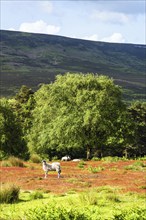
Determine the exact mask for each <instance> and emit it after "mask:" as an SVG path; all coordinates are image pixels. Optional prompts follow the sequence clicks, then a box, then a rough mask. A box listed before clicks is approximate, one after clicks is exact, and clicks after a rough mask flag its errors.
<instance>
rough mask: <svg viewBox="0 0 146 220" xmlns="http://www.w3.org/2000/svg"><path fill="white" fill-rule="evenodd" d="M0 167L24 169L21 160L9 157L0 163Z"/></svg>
mask: <svg viewBox="0 0 146 220" xmlns="http://www.w3.org/2000/svg"><path fill="white" fill-rule="evenodd" d="M1 166H3V167H13V166H15V167H24V163H23V161H22V160H21V159H19V158H17V157H13V156H11V157H9V158H8V160H3V161H2V163H1Z"/></svg>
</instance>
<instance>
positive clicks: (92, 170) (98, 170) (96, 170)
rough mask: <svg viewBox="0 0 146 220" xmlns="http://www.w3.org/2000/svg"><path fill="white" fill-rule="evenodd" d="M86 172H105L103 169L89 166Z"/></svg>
mask: <svg viewBox="0 0 146 220" xmlns="http://www.w3.org/2000/svg"><path fill="white" fill-rule="evenodd" d="M88 170H89V171H90V172H91V173H98V172H101V171H102V170H105V168H104V167H101V166H99V167H92V166H89V167H88Z"/></svg>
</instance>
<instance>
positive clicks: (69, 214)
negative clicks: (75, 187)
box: [1, 186, 146, 220]
mask: <svg viewBox="0 0 146 220" xmlns="http://www.w3.org/2000/svg"><path fill="white" fill-rule="evenodd" d="M29 195H30V192H28V191H26V192H22V195H20V198H21V200H20V202H19V203H17V204H14V205H12V204H11V205H5V204H2V205H1V217H2V219H5V220H6V219H11V220H16V219H25V220H35V219H37V220H39V219H40V220H41V219H43V220H70V219H72V220H111V219H115V220H116V219H120V220H145V219H146V218H145V216H146V207H145V195H139V194H136V193H135V194H134V193H133V192H132V193H129V194H123V193H122V194H119V190H118V189H117V188H112V187H109V186H101V187H98V188H95V189H90V191H89V190H88V191H87V192H82V193H75V194H69V193H67V194H63V196H62V195H58V196H57V195H55V196H53V195H50V194H49V195H48V194H43V198H42V199H33V200H31V198H30V196H29ZM24 201H25V202H24Z"/></svg>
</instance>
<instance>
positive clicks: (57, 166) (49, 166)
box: [42, 160, 61, 179]
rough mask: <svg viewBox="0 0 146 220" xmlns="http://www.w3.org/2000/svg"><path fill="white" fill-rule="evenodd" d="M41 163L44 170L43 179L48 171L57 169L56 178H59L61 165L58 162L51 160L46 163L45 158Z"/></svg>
mask: <svg viewBox="0 0 146 220" xmlns="http://www.w3.org/2000/svg"><path fill="white" fill-rule="evenodd" d="M42 163H43V170H44V171H45V179H46V178H47V175H48V172H49V171H57V172H58V178H60V173H61V166H60V163H58V162H53V163H51V164H49V163H47V162H46V161H45V160H43V161H42Z"/></svg>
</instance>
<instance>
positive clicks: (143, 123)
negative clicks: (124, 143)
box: [129, 101, 146, 156]
mask: <svg viewBox="0 0 146 220" xmlns="http://www.w3.org/2000/svg"><path fill="white" fill-rule="evenodd" d="M129 112H130V115H131V118H132V120H133V122H134V125H135V139H134V140H135V143H134V148H133V149H134V154H135V155H136V156H144V155H146V102H140V101H135V102H133V103H132V104H131V105H130V106H129ZM133 149H132V150H133Z"/></svg>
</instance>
